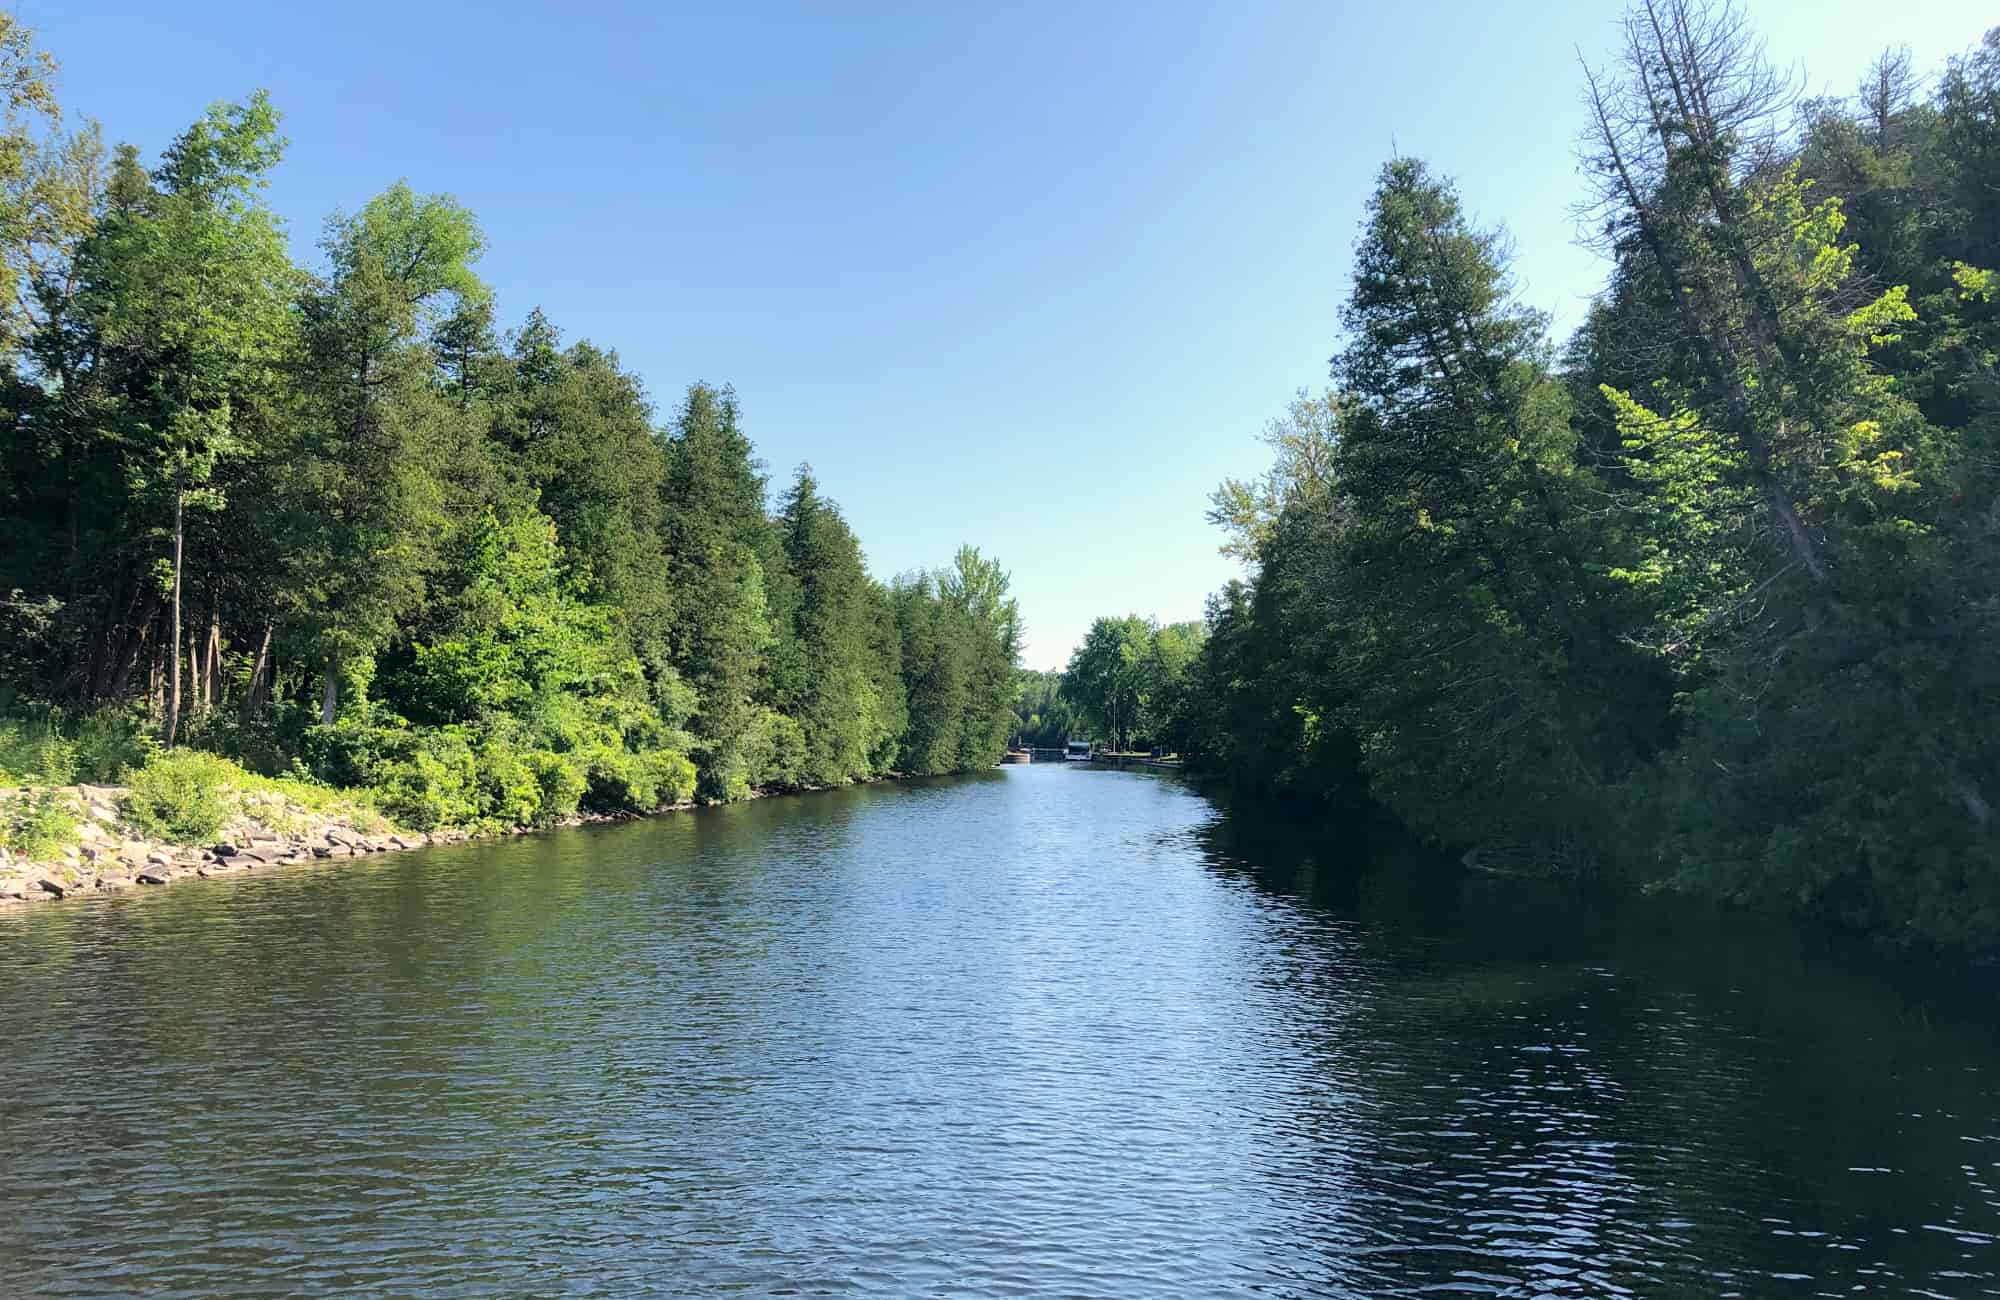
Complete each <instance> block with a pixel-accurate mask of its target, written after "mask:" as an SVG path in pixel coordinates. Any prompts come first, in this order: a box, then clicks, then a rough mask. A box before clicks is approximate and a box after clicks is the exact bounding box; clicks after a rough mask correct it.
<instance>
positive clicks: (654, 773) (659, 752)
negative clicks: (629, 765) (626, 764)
mask: <svg viewBox="0 0 2000 1300" xmlns="http://www.w3.org/2000/svg"><path fill="white" fill-rule="evenodd" d="M639 762H640V763H642V764H643V765H645V767H646V768H647V769H648V770H649V772H650V775H651V780H652V783H653V788H654V791H655V794H654V797H653V803H652V807H654V808H658V807H661V806H662V805H665V804H671V803H686V802H687V801H688V800H689V799H691V798H693V797H694V786H695V769H694V763H693V762H692V761H691V760H690V759H689V758H688V756H687V755H686V754H683V753H680V752H679V751H677V750H672V749H656V750H654V751H653V752H652V753H650V754H642V755H640V756H639Z"/></svg>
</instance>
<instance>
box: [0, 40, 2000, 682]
mask: <svg viewBox="0 0 2000 1300" xmlns="http://www.w3.org/2000/svg"><path fill="white" fill-rule="evenodd" d="M15 7H16V10H17V12H18V13H19V14H20V15H21V17H22V18H23V19H25V20H26V21H27V22H28V23H29V24H30V25H31V26H34V27H36V28H37V29H38V30H39V32H40V38H41V41H42V43H43V45H44V46H45V47H46V48H48V49H49V50H51V51H52V52H53V53H54V54H55V55H56V57H57V58H58V60H59V61H60V62H61V64H62V72H61V75H60V80H59V87H60V93H61V96H62V99H63V102H64V104H65V105H66V106H67V107H68V108H69V109H70V110H71V111H73V112H77V113H82V114H87V115H90V116H94V117H96V118H98V119H99V120H100V121H102V122H103V123H104V127H105V131H106V133H107V135H109V136H110V137H111V138H113V139H123V140H131V141H133V142H134V143H136V144H138V145H140V146H141V147H142V148H144V149H145V150H147V151H148V153H149V154H151V153H152V152H154V151H156V150H157V149H158V148H159V147H160V146H161V145H163V144H164V143H165V142H166V141H167V140H168V139H169V138H171V136H172V135H173V134H174V133H175V132H177V131H178V130H180V129H181V128H182V127H183V126H185V125H186V124H187V123H188V122H189V121H191V120H192V119H193V118H194V117H195V116H196V115H197V114H198V113H199V112H200V111H201V110H202V108H203V107H204V106H205V105H207V104H208V103H210V102H212V101H214V100H217V99H239V98H241V97H243V96H244V95H246V94H248V93H249V92H250V91H251V90H252V89H254V88H257V87H260V86H261V87H264V88H267V89H269V90H270V91H271V92H272V95H273V97H274V99H275V101H276V103H277V105H278V106H279V108H280V109H282V110H283V111H284V113H285V115H286V119H285V132H286V134H287V135H288V136H289V137H290V139H291V141H292V147H291V151H290V153H289V155H288V158H287V161H286V162H285V164H284V166H283V168H282V169H281V170H280V172H279V173H278V175H277V178H276V179H275V181H274V183H273V186H272V189H271V199H272V201H273V204H274V205H275V206H276V207H277V209H278V210H279V212H280V213H282V214H283V215H284V216H285V217H286V219H287V220H288V222H289V223H290V226H291V230H292V234H293V238H294V241H295V243H296V244H297V245H298V246H299V249H300V252H301V255H307V254H309V253H310V252H311V248H312V244H313V241H314V240H315V239H316V238H317V236H318V231H319V228H320V225H321V222H322V221H323V220H324V218H325V216H326V214H327V213H329V212H330V211H332V210H333V209H335V208H337V207H346V208H353V207H356V206H358V205H360V204H361V203H363V202H365V201H366V200H367V199H368V197H369V196H370V195H372V194H373V193H375V192H376V191H378V190H380V189H381V188H382V187H383V186H384V185H387V184H389V183H391V182H393V181H395V180H397V179H398V178H407V179H408V180H409V181H410V183H411V184H412V185H414V186H415V187H417V188H418V189H419V190H423V191H445V192H449V193H451V194H454V195H456V196H457V197H458V198H459V199H460V200H461V201H462V202H464V203H466V204H467V205H468V206H470V207H471V208H472V209H473V210H474V211H475V212H477V213H478V214H479V216H480V218H481V221H482V223H483V224H484V227H485V229H486V232H487V234H488V236H489V238H490V240H491V243H492V248H491V251H490V252H489V253H488V255H487V257H486V258H485V260H484V261H483V262H482V263H481V266H480V270H481V272H482V274H484V275H485V276H486V278H487V279H489V280H490V281H491V282H492V283H493V284H494V286H495V288H496V290H497V291H498V294H499V300H500V306H501V312H502V316H503V319H504V320H505V322H506V323H508V324H510V325H511V324H514V323H518V321H519V320H520V319H521V318H522V317H523V316H525V315H526V313H527V312H528V310H529V309H530V308H532V307H534V306H536V305H540V306H541V307H542V308H543V309H544V310H545V311H546V312H548V314H549V315H550V317H551V318H552V319H553V320H554V321H555V322H556V323H557V324H558V325H559V326H560V327H561V328H563V330H564V331H565V332H566V334H567V335H568V336H569V337H571V338H577V337H588V338H590V339H592V340H594V341H596V342H598V343H600V344H602V345H605V346H608V347H613V348H615V349H617V351H618V352H619V354H620V355H621V357H622V358H623V360H624V361H625V363H626V364H627V365H628V366H630V367H631V368H633V369H634V370H636V371H637V372H639V373H640V374H641V375H643V376H644V378H645V380H646V382H647V386H648V389H649V391H650V392H651V393H652V395H653V397H654V399H655V401H656V402H657V403H658V404H659V406H660V407H661V408H662V410H663V411H664V410H666V409H668V408H670V407H671V406H672V404H673V403H674V402H675V401H676V400H677V398H678V396H679V394H680V392H681V390H682V389H683V388H684V387H685V386H686V385H687V384H688V383H689V382H690V381H692V380H696V379H706V380H710V381H714V382H729V383H733V384H735V385H736V387H737V390H738V392H739V394H740V396H741V398H742V401H743V406H744V411H745V415H746V419H747V424H748V428H749V431H750V433H751V436H752V437H753V438H754V439H755V440H756V443H757V446H758V449H759V452H760V454H761V455H762V456H763V457H764V459H765V460H766V461H767V463H768V465H769V468H770V470H771V472H772V474H773V477H774V478H775V479H777V480H780V481H782V480H783V479H786V478H788V477H789V475H790V473H791V470H792V468H793V466H795V465H796V464H798V463H799V462H800V461H810V462H811V463H812V464H813V466H814V468H815V469H816V470H817V472H818V475H819V478H820V480H821V482H822V484H823V485H824V486H825V488H826V490H827V491H828V492H829V493H830V494H831V495H832V496H833V497H835V498H836V499H837V500H838V501H839V502H840V503H841V505H842V507H843V508H844V509H845V511H846V513H847V515H848V518H849V520H850V522H851V523H852V524H853V525H854V528H855V530H856V531H857V532H858V533H859V534H860V537H861V539H862V543H863V545H864V546H865V547H866V549H867V552H868V557H869V562H870V565H871V567H872V568H873V569H874V570H875V572H876V573H878V574H880V575H882V576H885V577H886V576H888V575H890V574H893V573H896V572H898V571H901V570H905V569H909V568H913V567H918V566H933V565H937V564H941V563H944V562H945V561H946V560H948V559H949V557H950V555H951V553H952V551H953V550H954V549H955V548H956V547H957V546H958V544H959V543H960V542H961V541H970V542H972V543H974V544H975V545H978V546H980V547H981V548H982V549H984V550H985V551H987V552H988V553H989V554H994V555H997V556H999V557H1000V559H1001V560H1002V561H1003V562H1004V563H1005V564H1006V565H1007V566H1008V568H1009V569H1010V570H1011V571H1012V573H1013V579H1014V589H1015V591H1016V593H1017V594H1018V595H1019V597H1020V600H1021V606H1022V610H1023V613H1024V615H1025V618H1026V621H1027V625H1028V648H1027V653H1026V661H1027V663H1028V664H1029V665H1030V666H1032V667H1053V666H1059V665H1060V664H1061V663H1062V662H1063V661H1064V660H1065V659H1066V658H1067V656H1068V653H1069V650H1070V647H1071V646H1072V645H1073V644H1074V643H1075V642H1076V640H1077V639H1078V638H1079V637H1080V636H1081V634H1082V632H1083V630H1084V629H1085V627H1086V626H1087V625H1088V623H1089V621H1090V619H1091V617H1092V616H1093V615H1095V614H1100V613H1114V614H1115V613H1126V612H1138V613H1142V614H1154V615H1158V616H1159V617H1161V618H1162V619H1165V620H1173V619H1182V618H1196V617H1199V616H1200V613H1201V608H1202V600H1203V597H1204V596H1205V595H1206V594H1207V593H1208V592H1209V591H1211V590H1212V589H1214V588H1215V587H1217V586H1219V585H1220V584H1221V583H1222V582H1224V581H1225V580H1227V579H1228V578H1229V577H1230V576H1231V575H1232V574H1233V573H1234V572H1235V569H1234V566H1233V565H1232V564H1231V563H1230V562H1229V561H1226V560H1224V559H1222V558H1221V557H1220V556H1218V555H1217V554H1216V550H1215V548H1216V544H1217V541H1218V540H1219V539H1218V538H1217V537H1216V536H1215V534H1214V533H1213V532H1212V531H1211V530H1210V529H1209V528H1207V526H1206V525H1205V524H1204V523H1203V520H1202V515H1203V510H1204V508H1205V505H1206V496H1207V493H1208V491H1209V490H1210V489H1211V488H1212V487H1213V486H1214V484H1215V483H1216V482H1217V481H1218V480H1220V479H1221V478H1223V477H1224V476H1225V475H1231V474H1235V475H1246V474H1250V473H1254V472H1256V471H1257V470H1258V469H1260V468H1261V467H1262V460H1263V457H1262V449H1261V447H1260V446H1259V445H1258V443H1257V441H1256V437H1257V434H1258V431H1259V430H1260V429H1261V427H1262V426H1263V424H1264V423H1265V421H1266V420H1268V419H1269V418H1270V417H1271V416H1273V415H1275V414H1277V413H1278V412H1279V411H1280V410H1282V408H1283V407H1284V405H1285V403H1286V401H1287V399H1288V398H1289V396H1290V394H1291V393H1292V392H1293V391H1294V390H1295V389H1297V388H1300V387H1302V386H1304V387H1315V388H1316V387H1318V386H1320V385H1321V384H1322V383H1323V382H1324V380H1325V376H1326V360H1327V358H1328V357H1329V356H1330V355H1331V354H1332V353H1333V351H1334V350H1335V348H1336V347H1337V345H1338V342H1339V339H1338V330H1337V312H1338V308H1339V303H1340V300H1341V297H1342V295H1343V293H1344V292H1345V277H1346V268H1347V264H1348V254H1349V249H1350V246H1351V244H1352V242H1353V238H1354V233H1355V230H1356V225H1357V222H1358V220H1359V216H1360V212H1361V204H1362V201H1363V199H1364V198H1365V197H1366V194H1367V192H1368V189H1369V187H1370V184H1371V182H1372V179H1373V175H1374V172H1375V170H1376V169H1377V167H1379V165H1380V164H1381V162H1382V160H1383V159H1384V158H1385V157H1386V156H1387V155H1388V154H1389V153H1390V152H1391V151H1392V149H1400V150H1402V151H1403V152H1405V153H1410V154H1414V155H1417V156H1420V157H1424V158H1427V159H1429V160H1430V161H1431V162H1432V163H1433V164H1434V165H1436V166H1437V167H1438V168H1440V169H1441V170H1443V171H1444V172H1446V173H1448V174H1450V175H1452V176H1454V177H1455V178H1456V179H1457V180H1458V182H1459V185H1460V189H1461V191H1462V193H1463V195H1464V197H1465V199H1466V201H1467V203H1468V205H1469V206H1470V208H1471V209H1472V210H1473V211H1474V212H1475V213H1477V214H1478V215H1479V217H1480V218H1481V220H1483V221H1485V222H1489V223H1502V224H1505V225H1506V226H1507V228H1508V229H1509V231H1510V233H1511V234H1512V236H1513V238H1514V241H1515V246H1516V252H1517V263H1516V271H1517V275H1518V278H1519V280H1520V283H1521V288H1522V290H1523V293H1524V295H1525V296H1526V297H1528V298H1529V299H1530V300H1532V301H1533V302H1535V303H1536V304H1537V305H1539V306H1541V307H1543V308H1545V309H1546V310H1549V311H1551V312H1553V313H1555V316H1556V318H1557V321H1558V323H1559V326H1560V327H1567V325H1569V324H1572V323H1574V322H1575V321H1576V320H1577V319H1578V318H1579V316H1580V314H1581V310H1582V306H1583V303H1584V301H1585V300H1586V298H1587V297H1588V295H1589V294H1590V292H1591V291H1592V290H1593V289H1594V288H1595V287H1596V285H1597V284H1598V282H1599V279H1600V277H1601V274H1602V268H1601V266H1600V265H1599V264H1598V262H1597V261H1596V259H1595V257H1594V256H1593V255H1592V254H1590V253H1588V252H1586V251H1584V250H1582V249H1579V248H1577V247H1576V246H1575V245H1574V242H1573V240H1574V227H1573V224H1572V221H1571V218H1570V215H1569V205H1570V203H1571V202H1572V200H1573V199H1574V198H1575V197H1576V195H1577V192H1578V190H1577V185H1576V178H1575V175H1574V163H1573V161H1572V142H1573V140H1574V138H1575V135H1576V132H1577V130H1578V129H1579V128H1580V126H1581V125H1582V114H1581V109H1580V106H1579V103H1578V99H1577V90H1578V76H1577V71H1576V62H1575V60H1576V49H1577V47H1579V46H1580V47H1581V48H1582V49H1583V51H1584V52H1585V53H1586V54H1587V55H1593V56H1596V55H1600V54H1601V53H1602V52H1603V51H1604V49H1605V48H1606V46H1607V45H1608V43H1609V41H1610V39H1611V36H1612V23H1613V19H1614V17H1615V15H1616V12H1617V7H1616V5H1614V4H1611V3H1608V2H1607V0H1597V2H1588V0H1553V2H1550V0H1543V2H1540V3H1530V2H1527V0H1493V2H1490V3H1483V4H1463V3H1458V4H1451V3H1441V2H1438V0H1404V2H1403V3H1400V4H1396V5H1393V6H1392V5H1378V4H1367V5H1332V4H1306V3H1227V4H1225V3H1213V4H1184V3H1175V2H1172V0H1152V2H1150V3H1131V4H1110V3H1106V4H1087V5H1069V4H1063V5H1056V4H1050V5H1040V4H1020V5H973V4H907V5H882V6H874V7H869V8H867V9H865V10H864V9H862V8H861V7H860V6H849V7H846V8H852V9H853V12H851V13H844V12H841V11H840V8H837V7H836V6H833V5H830V4H828V5H800V6H792V5H753V4H705V5H676V4H653V3H642V2H640V0H595V2H592V0H572V2H571V3H568V4H563V5H555V4H547V3H532V4H531V3H525V2H523V0H483V2H482V3H476V4H475V3H469V2H467V0H402V2H401V3H395V4H390V3H382V2H381V0H346V2H345V3H343V4H339V5H294V4H286V3H273V2H271V0H255V2H253V0H224V2H210V3H188V4H170V3H166V2H164V0H147V2H146V3H140V2H139V0H17V3H16V5H15ZM1748 8H1749V12H1750V14H1751V17H1752V19H1753V20H1754V21H1755V22H1756V23H1757V25H1758V26H1759V27H1760V28H1761V29H1762V30H1763V31H1764V32H1765V33H1766V34H1767V36H1768V37H1769V40H1770V44H1771V48H1772V52H1773V54H1774V55H1775V56H1777V57H1778V58H1779V59H1780V60H1781V61H1783V62H1786V63H1797V64H1799V65H1801V66H1802V69H1803V71H1804V73H1805V75H1806V78H1807V80H1808V81H1809V83H1810V84H1811V85H1812V86H1814V87H1816V88H1821V89H1825V88H1832V89H1836V90H1840V91H1845V90H1847V89H1849V88H1850V87H1851V86H1852V84H1853V83H1854V81H1855V80H1856V79H1857V78H1858V76H1859V75H1860V73H1861V70H1862V69H1863V67H1864V66H1865V65H1866V63H1867V62H1868V61H1869V59H1871V58H1872V57H1873V56H1874V54H1875V53H1876V52H1878V51H1879V50H1881V49H1882V48H1884V47H1885V46H1889V45H1895V44H1908V45H1909V46H1911V47H1912V49H1913V51H1914V52H1915V54H1916V56H1917V60H1918V62H1919V64H1920V65H1921V66H1923V67H1926V68H1929V67H1932V66H1934V65H1936V64H1938V63H1940V62H1941V61H1942V60H1943V59H1944V57H1945V56H1946V55H1948V54H1952V53H1956V52H1958V51H1960V50H1962V49H1964V48H1965V47H1967V46H1969V45H1971V44H1972V43H1973V42H1974V41H1975V40H1976V39H1977V38H1978V36H1979V34H1980V32H1981V30H1982V28H1983V26H1984V25H1985V24H1987V23H1990V22H1993V21H1996V20H2000V15H1996V14H1994V13H1993V11H1992V10H1991V8H1990V6H1988V5H1986V4H1983V3H1982V4H1975V3H1969V2H1965V3H1961V2H1955V0H1906V2H1903V3H1897V4H1893V5H1890V4H1883V3H1882V2H1881V0H1750V3H1749V5H1748Z"/></svg>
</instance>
